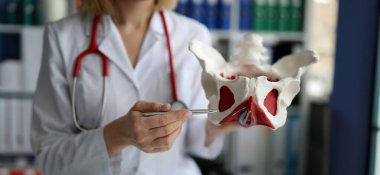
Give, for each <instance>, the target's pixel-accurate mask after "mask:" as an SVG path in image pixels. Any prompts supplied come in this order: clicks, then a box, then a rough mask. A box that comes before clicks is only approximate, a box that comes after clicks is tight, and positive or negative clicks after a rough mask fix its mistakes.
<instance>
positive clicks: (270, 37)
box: [211, 30, 304, 43]
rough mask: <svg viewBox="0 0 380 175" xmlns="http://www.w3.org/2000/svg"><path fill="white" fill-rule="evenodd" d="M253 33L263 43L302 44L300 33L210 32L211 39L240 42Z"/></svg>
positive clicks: (302, 35) (302, 37) (302, 39)
mask: <svg viewBox="0 0 380 175" xmlns="http://www.w3.org/2000/svg"><path fill="white" fill-rule="evenodd" d="M247 33H255V34H258V35H260V36H262V37H263V39H264V42H269V43H273V42H274V43H276V42H280V41H283V42H303V41H304V34H303V33H302V32H255V31H227V30H211V37H212V38H213V39H224V40H240V39H241V38H242V37H243V35H244V34H247Z"/></svg>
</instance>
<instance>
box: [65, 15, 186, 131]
mask: <svg viewBox="0 0 380 175" xmlns="http://www.w3.org/2000/svg"><path fill="white" fill-rule="evenodd" d="M159 13H160V16H161V21H162V24H163V27H164V31H165V37H166V44H167V48H168V55H169V67H170V83H171V89H172V98H173V102H172V103H171V105H172V110H178V109H186V105H185V104H184V103H183V102H181V101H179V100H178V97H177V86H176V79H175V72H174V65H173V54H172V50H171V44H170V37H169V32H168V27H167V23H166V18H165V15H164V12H162V11H160V12H159ZM99 20H100V16H95V17H94V20H93V23H92V33H91V41H90V46H89V47H88V49H87V50H85V51H83V52H82V53H80V54H79V56H78V57H77V58H76V60H75V65H74V66H75V67H74V72H73V77H74V82H73V89H72V94H71V105H72V106H71V107H72V116H73V120H74V124H75V127H76V128H77V129H79V130H80V131H87V130H90V129H88V128H85V127H84V126H82V125H80V124H79V122H78V118H77V116H76V107H75V98H76V97H75V95H76V86H77V81H78V77H79V74H80V68H81V64H82V61H83V59H84V58H85V57H86V56H87V55H89V54H96V55H98V56H100V57H101V59H102V61H103V92H102V94H103V95H102V113H101V114H102V116H101V117H103V116H104V109H105V106H106V92H107V90H106V89H107V77H108V76H109V69H108V67H109V62H110V61H109V58H108V57H107V56H106V55H105V54H104V53H102V52H101V51H100V50H99V48H98V45H97V39H96V38H97V32H98V25H99ZM99 123H101V121H100V122H99ZM99 125H100V124H99ZM98 127H99V126H98ZM94 129H95V128H94Z"/></svg>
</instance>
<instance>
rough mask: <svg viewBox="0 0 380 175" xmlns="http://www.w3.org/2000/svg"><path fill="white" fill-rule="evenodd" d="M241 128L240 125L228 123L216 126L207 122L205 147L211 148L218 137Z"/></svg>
mask: <svg viewBox="0 0 380 175" xmlns="http://www.w3.org/2000/svg"><path fill="white" fill-rule="evenodd" d="M240 127H241V126H240V125H239V124H238V123H226V124H223V125H221V126H216V125H214V124H213V123H211V122H210V121H209V120H207V124H206V140H205V146H209V145H210V144H211V143H212V142H213V141H214V140H215V139H216V138H217V137H219V136H221V135H224V134H227V133H229V132H232V131H234V130H236V129H238V128H240Z"/></svg>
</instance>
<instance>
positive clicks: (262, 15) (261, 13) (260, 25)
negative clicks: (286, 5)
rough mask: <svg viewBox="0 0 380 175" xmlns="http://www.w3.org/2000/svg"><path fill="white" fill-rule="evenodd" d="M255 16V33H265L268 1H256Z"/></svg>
mask: <svg viewBox="0 0 380 175" xmlns="http://www.w3.org/2000/svg"><path fill="white" fill-rule="evenodd" d="M253 8H254V16H253V23H252V24H253V29H254V31H265V30H267V29H268V27H267V15H268V14H267V12H268V10H267V9H268V5H267V2H266V0H255V3H254V7H253Z"/></svg>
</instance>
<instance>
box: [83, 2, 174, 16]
mask: <svg viewBox="0 0 380 175" xmlns="http://www.w3.org/2000/svg"><path fill="white" fill-rule="evenodd" d="M155 2H156V9H157V10H171V9H174V8H175V6H176V5H177V0H155ZM80 8H81V9H82V10H85V11H88V12H90V13H92V14H96V15H101V14H108V15H111V16H117V14H115V7H114V3H113V0H82V2H81V4H80Z"/></svg>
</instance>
